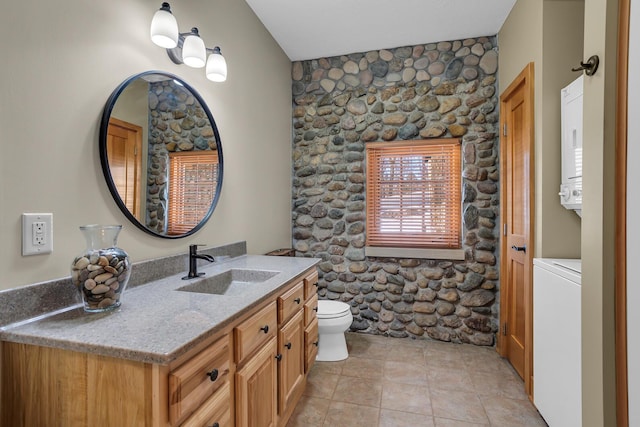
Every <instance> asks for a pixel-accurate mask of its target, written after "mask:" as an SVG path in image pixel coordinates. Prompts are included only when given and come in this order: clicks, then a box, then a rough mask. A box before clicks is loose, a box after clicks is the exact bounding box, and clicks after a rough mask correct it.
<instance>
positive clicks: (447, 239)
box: [366, 139, 462, 249]
mask: <svg viewBox="0 0 640 427" xmlns="http://www.w3.org/2000/svg"><path fill="white" fill-rule="evenodd" d="M460 146H461V144H460V140H458V139H438V140H424V141H402V142H397V141H396V142H381V143H369V144H367V230H366V231H367V246H371V247H376V246H377V247H395V248H433V249H458V248H460V247H461V204H462V203H461V180H462V171H461V159H460Z"/></svg>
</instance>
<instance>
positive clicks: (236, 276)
mask: <svg viewBox="0 0 640 427" xmlns="http://www.w3.org/2000/svg"><path fill="white" fill-rule="evenodd" d="M279 273H280V272H279V271H270V270H249V269H242V268H232V269H230V270H227V271H224V272H222V273H219V274H216V275H214V276H209V277H204V278H199V279H194V280H193V281H192V282H190V283H189V284H188V285H186V286H182V287H181V288H178V289H176V290H177V291H183V292H196V293H200V294H215V295H227V296H237V295H241V294H242V293H244V292H246V291H248V290H251V287H252V285H256V284H260V283H262V282H265V281H267V280H269V279H270V278H272V277H273V276H275V275H277V274H279Z"/></svg>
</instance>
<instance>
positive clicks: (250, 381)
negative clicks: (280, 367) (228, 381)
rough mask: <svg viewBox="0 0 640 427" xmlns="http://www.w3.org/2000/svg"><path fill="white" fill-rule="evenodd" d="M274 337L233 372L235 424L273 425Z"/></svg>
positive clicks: (275, 391)
mask: <svg viewBox="0 0 640 427" xmlns="http://www.w3.org/2000/svg"><path fill="white" fill-rule="evenodd" d="M276 350H277V343H276V338H275V337H273V338H271V339H270V340H269V342H267V344H265V346H264V347H262V349H260V351H258V353H256V354H255V355H254V356H253V357H251V358H250V359H249V361H248V362H247V363H246V365H245V366H244V367H243V368H242V369H240V370H239V371H238V372H236V423H237V424H236V425H237V426H238V427H275V426H276V423H277V420H278V414H277V412H276V410H277V397H278V389H277V381H278V378H277V373H276Z"/></svg>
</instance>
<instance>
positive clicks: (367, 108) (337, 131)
mask: <svg viewBox="0 0 640 427" xmlns="http://www.w3.org/2000/svg"><path fill="white" fill-rule="evenodd" d="M497 64H498V53H497V49H496V38H495V37H480V38H477V39H466V40H455V41H444V42H440V43H432V44H426V45H418V46H413V47H400V48H396V49H389V50H375V51H370V52H364V53H354V54H351V55H347V56H338V57H332V58H320V59H315V60H308V61H300V62H294V63H293V66H292V78H293V83H292V85H293V86H292V90H293V132H294V134H293V246H294V248H295V250H296V255H297V256H313V257H319V258H322V262H321V263H320V264H319V272H320V282H319V295H320V297H321V298H324V299H333V300H340V301H345V302H348V303H349V304H350V305H351V311H352V313H353V315H354V322H353V324H352V326H351V329H352V330H357V331H364V332H368V333H372V334H384V335H390V336H394V337H415V338H418V337H431V338H433V339H437V340H442V341H453V342H465V343H473V344H477V345H493V344H494V341H495V333H496V332H497V330H498V298H497V293H498V288H499V281H498V273H499V268H498V256H499V254H498V249H499V246H498V237H499V230H498V227H497V226H496V224H497V223H498V218H497V217H498V214H499V187H498V178H499V177H498V153H499V147H498V127H499V118H498V111H497V108H498V105H499V104H498V95H497V87H496V86H497V83H496V81H497V79H496V77H497V74H496V73H497ZM439 137H444V138H446V137H459V138H462V141H463V146H462V149H463V163H464V171H463V172H462V176H463V185H464V188H463V199H464V203H463V224H464V230H463V249H464V252H465V260H464V261H451V260H429V259H394V258H371V257H366V256H365V250H364V245H365V234H364V233H365V185H366V182H365V174H364V171H365V167H366V165H365V144H366V143H367V142H371V141H396V140H409V139H420V138H424V139H426V138H439Z"/></svg>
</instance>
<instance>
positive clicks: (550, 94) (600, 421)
mask: <svg viewBox="0 0 640 427" xmlns="http://www.w3.org/2000/svg"><path fill="white" fill-rule="evenodd" d="M580 3H584V5H582V4H580ZM582 8H584V21H583V23H582V24H581V23H580V22H579V20H576V19H575V16H573V14H574V13H579V12H578V11H579V10H582ZM616 14H617V2H616V1H615V0H584V2H582V1H581V0H577V1H575V2H573V1H562V0H545V1H544V2H539V1H537V0H518V2H517V3H516V6H515V7H514V9H513V11H512V13H511V14H510V15H509V18H508V19H507V22H506V23H505V24H504V26H503V27H502V29H501V31H500V33H499V39H498V43H499V46H500V88H501V89H500V90H501V91H503V90H504V88H506V86H507V85H508V84H509V83H510V82H511V81H512V80H513V78H514V77H515V76H516V75H517V74H518V72H519V71H520V70H521V69H522V68H523V67H524V65H525V64H526V63H527V62H529V61H534V62H535V72H536V79H535V84H536V93H535V96H536V107H535V114H536V123H535V131H536V150H535V156H536V218H535V221H536V223H535V226H536V251H535V256H536V257H541V256H544V257H573V256H580V255H581V256H582V261H583V262H582V265H583V268H582V313H583V316H582V331H583V332H582V372H583V374H582V393H583V396H582V401H583V425H584V426H589V427H590V426H594V427H595V426H613V425H615V390H614V386H615V383H614V378H615V377H614V366H615V365H614V342H613V338H614V324H613V256H614V253H613V225H614V222H613V214H614V212H613V205H614V203H613V201H614V200H613V196H614V194H613V179H614V175H613V154H614V152H613V147H614V134H613V132H614V129H613V125H614V122H615V120H614V119H615V116H614V114H615V113H614V102H615V62H614V61H615V55H616V46H615V41H616V40H615V38H616V32H617V28H616ZM572 27H573V28H572ZM582 30H583V32H584V37H583V42H582V45H580V43H579V41H578V40H576V39H575V38H574V36H575V34H576V33H577V32H579V31H582ZM567 32H569V33H567ZM568 38H570V40H569V39H568ZM565 43H566V44H565ZM581 47H582V51H581V53H582V55H583V58H582V59H585V60H586V58H587V57H589V56H591V55H593V54H597V55H599V56H600V60H601V61H602V63H601V65H600V69H599V70H598V72H597V73H596V75H595V76H593V77H587V78H586V79H585V94H584V110H585V111H584V147H583V150H584V152H583V155H584V158H583V170H584V178H583V186H584V199H583V218H582V221H581V222H578V223H576V221H575V220H576V218H574V217H571V215H574V214H573V213H571V212H568V211H565V210H564V209H562V208H559V202H557V201H558V197H557V192H558V188H557V185H558V183H559V177H560V170H559V165H560V163H559V160H560V159H559V155H560V153H559V149H558V147H557V144H558V143H559V133H558V132H559V108H558V107H557V103H558V102H559V101H558V99H559V98H558V94H559V90H560V88H561V87H562V86H564V85H565V84H566V83H568V82H569V81H571V80H573V79H574V78H575V77H577V76H576V75H574V74H572V73H571V72H570V71H568V70H569V68H571V67H573V66H575V65H576V64H577V62H579V59H580V58H576V57H574V56H573V55H574V52H573V51H574V50H575V51H576V52H577V51H578V50H580V48H581ZM576 59H577V62H576ZM538 85H540V86H539V87H538ZM554 200H555V201H554ZM556 203H557V205H558V206H554V205H555V204H556ZM578 230H579V231H578ZM534 378H535V373H534Z"/></svg>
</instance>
